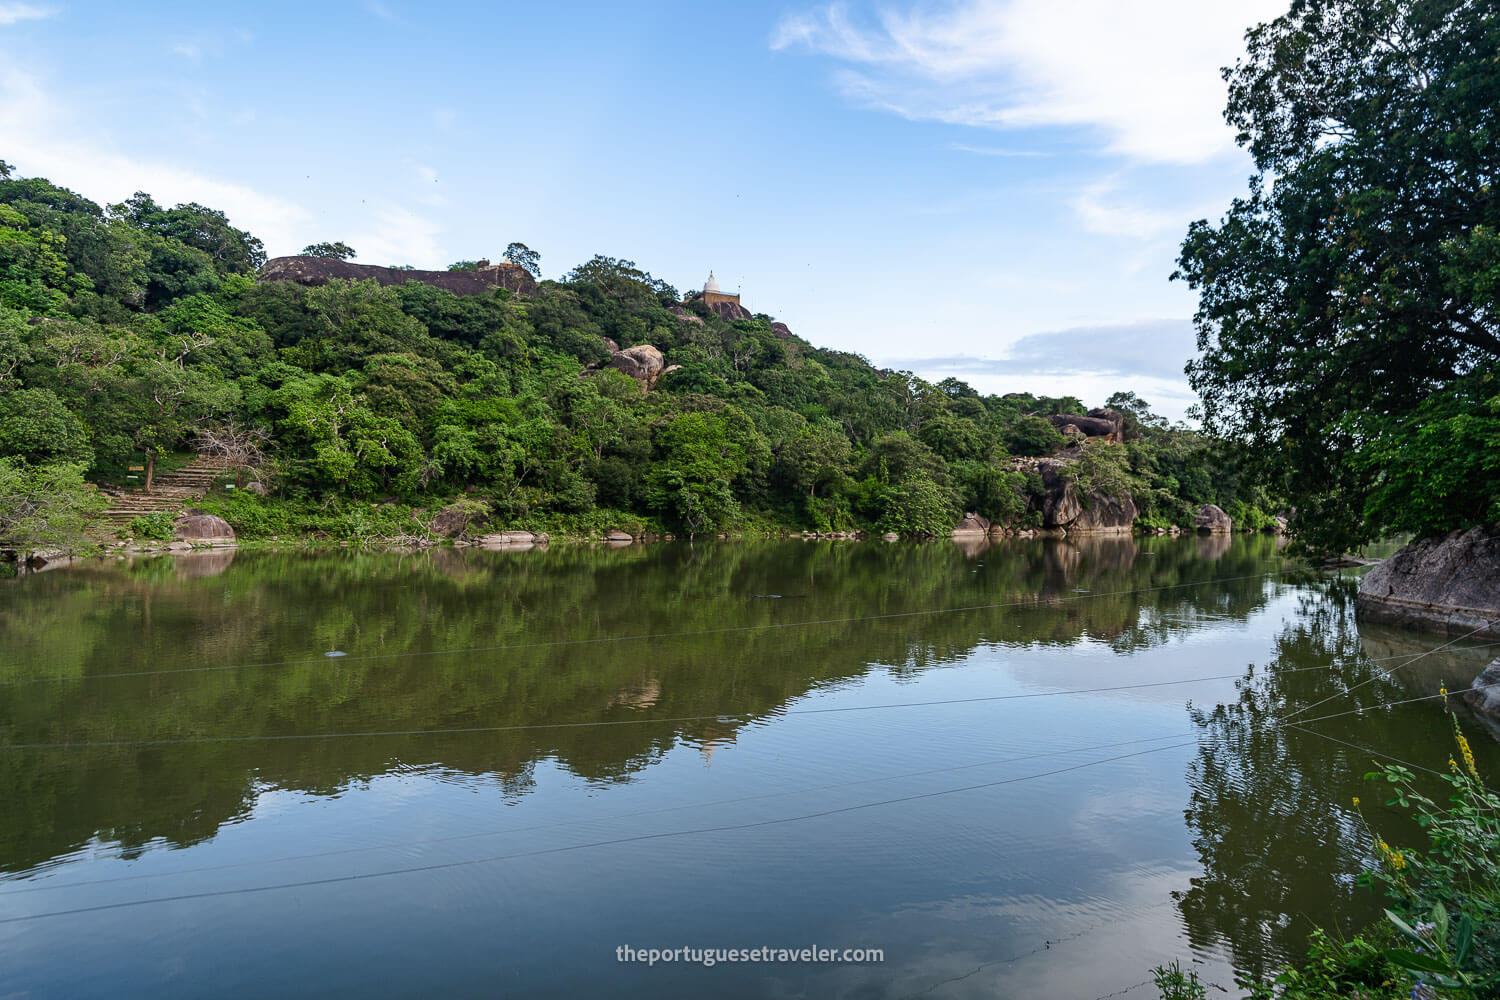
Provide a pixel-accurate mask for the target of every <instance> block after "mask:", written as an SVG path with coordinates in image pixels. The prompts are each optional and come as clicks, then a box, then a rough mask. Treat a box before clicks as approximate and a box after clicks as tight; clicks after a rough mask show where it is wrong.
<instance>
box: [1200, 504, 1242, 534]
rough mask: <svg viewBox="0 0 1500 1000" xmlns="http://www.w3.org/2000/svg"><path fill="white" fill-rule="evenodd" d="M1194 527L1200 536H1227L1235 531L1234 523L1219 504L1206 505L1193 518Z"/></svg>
mask: <svg viewBox="0 0 1500 1000" xmlns="http://www.w3.org/2000/svg"><path fill="white" fill-rule="evenodd" d="M1193 527H1194V528H1196V529H1197V530H1198V534H1200V535H1227V534H1229V532H1230V531H1232V530H1233V529H1234V521H1232V520H1230V518H1229V515H1228V514H1226V513H1224V509H1223V508H1222V507H1219V506H1218V505H1217V504H1211V503H1206V504H1204V505H1203V506H1202V507H1199V508H1198V513H1197V514H1195V515H1194V516H1193Z"/></svg>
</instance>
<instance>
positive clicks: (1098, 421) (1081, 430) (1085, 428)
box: [1047, 407, 1125, 444]
mask: <svg viewBox="0 0 1500 1000" xmlns="http://www.w3.org/2000/svg"><path fill="white" fill-rule="evenodd" d="M1047 419H1048V420H1050V421H1052V426H1053V427H1056V428H1057V429H1058V430H1059V431H1061V432H1062V433H1063V434H1069V435H1071V436H1078V435H1082V436H1084V437H1091V438H1103V439H1104V440H1106V441H1108V442H1109V443H1110V444H1123V443H1124V442H1125V415H1124V414H1123V413H1120V412H1119V411H1118V410H1107V409H1104V408H1102V407H1100V408H1096V409H1092V410H1090V411H1089V412H1088V416H1082V415H1080V414H1074V413H1055V414H1053V415H1052V416H1050V417H1048V418H1047ZM1069 428H1072V430H1071V431H1070V430H1069Z"/></svg>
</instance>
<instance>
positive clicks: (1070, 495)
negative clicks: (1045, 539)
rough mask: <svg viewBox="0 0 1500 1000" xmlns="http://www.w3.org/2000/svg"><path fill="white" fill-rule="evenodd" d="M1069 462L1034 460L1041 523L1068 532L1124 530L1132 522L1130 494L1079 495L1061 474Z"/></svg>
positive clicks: (1052, 459) (1135, 511) (1134, 516)
mask: <svg viewBox="0 0 1500 1000" xmlns="http://www.w3.org/2000/svg"><path fill="white" fill-rule="evenodd" d="M1069 464H1071V463H1069V462H1067V461H1065V460H1063V459H1059V458H1044V459H1042V460H1040V461H1039V462H1037V463H1036V471H1037V473H1038V474H1039V475H1040V476H1041V477H1042V488H1043V490H1044V493H1043V497H1042V525H1043V526H1044V527H1046V528H1051V529H1057V528H1061V529H1064V530H1066V531H1068V532H1074V531H1098V532H1126V531H1129V530H1130V529H1131V527H1132V526H1133V525H1134V524H1135V518H1136V514H1137V513H1139V511H1137V510H1136V506H1135V498H1134V497H1132V496H1131V495H1130V494H1129V493H1124V494H1121V495H1120V496H1105V495H1102V494H1098V493H1091V494H1089V495H1088V496H1082V495H1080V493H1079V491H1078V488H1077V487H1076V486H1075V485H1074V484H1073V482H1072V481H1071V480H1069V479H1068V478H1067V477H1066V476H1064V475H1063V470H1064V469H1066V468H1067V467H1068V465H1069Z"/></svg>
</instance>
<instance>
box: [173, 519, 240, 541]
mask: <svg viewBox="0 0 1500 1000" xmlns="http://www.w3.org/2000/svg"><path fill="white" fill-rule="evenodd" d="M172 536H173V537H174V538H176V539H177V540H178V541H183V542H208V543H209V544H211V545H230V544H233V543H234V529H233V528H231V527H230V526H229V522H228V521H226V520H224V519H223V518H222V517H219V516H218V515H216V514H184V515H183V516H182V517H179V518H178V519H177V523H176V524H174V525H173V527H172Z"/></svg>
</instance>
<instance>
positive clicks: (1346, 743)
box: [1287, 722, 1489, 791]
mask: <svg viewBox="0 0 1500 1000" xmlns="http://www.w3.org/2000/svg"><path fill="white" fill-rule="evenodd" d="M1287 725H1289V726H1290V727H1291V728H1293V729H1299V730H1301V731H1302V732H1304V733H1307V734H1309V735H1311V736H1317V737H1320V738H1322V739H1325V740H1328V741H1329V742H1332V743H1338V744H1340V745H1342V746H1346V747H1349V748H1350V749H1351V750H1359V751H1360V752H1362V753H1367V754H1370V755H1372V756H1375V757H1384V758H1385V759H1386V760H1393V761H1395V762H1396V763H1398V764H1401V765H1403V766H1405V767H1410V768H1413V769H1414V770H1417V771H1426V772H1427V773H1428V774H1435V775H1437V776H1438V777H1439V778H1442V777H1446V775H1445V774H1444V773H1443V772H1442V771H1436V770H1433V769H1432V768H1430V767H1424V766H1423V765H1421V764H1413V763H1412V762H1411V761H1409V760H1402V759H1401V758H1400V757H1396V756H1394V755H1392V754H1388V753H1382V752H1381V751H1379V750H1372V749H1370V748H1369V747H1362V746H1360V745H1359V744H1358V743H1350V742H1349V741H1348V740H1341V739H1339V738H1338V737H1337V736H1329V735H1328V734H1327V733H1320V732H1318V731H1317V730H1316V729H1308V728H1307V727H1305V726H1302V725H1300V724H1298V723H1295V722H1289V723H1287ZM1488 790H1489V789H1488V788H1486V791H1488Z"/></svg>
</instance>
